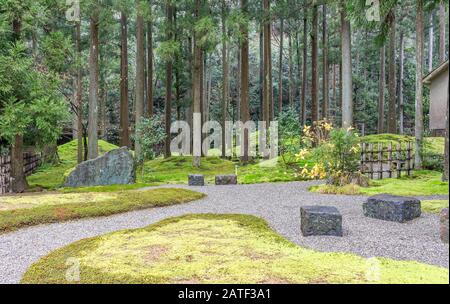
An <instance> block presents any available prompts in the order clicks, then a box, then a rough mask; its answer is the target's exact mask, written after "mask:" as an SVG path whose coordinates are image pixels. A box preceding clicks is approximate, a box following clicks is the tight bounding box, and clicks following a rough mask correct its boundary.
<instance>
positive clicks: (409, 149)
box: [406, 141, 412, 176]
mask: <svg viewBox="0 0 450 304" xmlns="http://www.w3.org/2000/svg"><path fill="white" fill-rule="evenodd" d="M411 152H412V145H411V142H410V141H408V145H407V147H406V153H407V155H406V171H407V172H408V176H411V173H412V171H411V160H412V156H411V155H412V153H411Z"/></svg>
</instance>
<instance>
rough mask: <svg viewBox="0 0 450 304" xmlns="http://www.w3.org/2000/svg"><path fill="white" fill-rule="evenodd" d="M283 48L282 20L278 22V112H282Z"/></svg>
mask: <svg viewBox="0 0 450 304" xmlns="http://www.w3.org/2000/svg"><path fill="white" fill-rule="evenodd" d="M283 46H284V19H283V18H281V20H280V57H279V61H278V111H279V113H281V112H283Z"/></svg>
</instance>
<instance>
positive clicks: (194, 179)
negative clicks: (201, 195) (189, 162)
mask: <svg viewBox="0 0 450 304" xmlns="http://www.w3.org/2000/svg"><path fill="white" fill-rule="evenodd" d="M204 185H205V177H204V176H203V175H201V174H190V175H189V186H204Z"/></svg>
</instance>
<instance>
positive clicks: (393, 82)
mask: <svg viewBox="0 0 450 304" xmlns="http://www.w3.org/2000/svg"><path fill="white" fill-rule="evenodd" d="M388 18H389V28H390V31H389V73H388V74H389V77H388V78H389V113H388V133H391V134H396V133H397V109H396V106H397V79H396V77H397V76H396V73H397V69H396V61H395V49H396V35H395V32H396V30H395V28H396V21H395V12H394V10H393V9H392V10H391V11H390V12H389V17H388Z"/></svg>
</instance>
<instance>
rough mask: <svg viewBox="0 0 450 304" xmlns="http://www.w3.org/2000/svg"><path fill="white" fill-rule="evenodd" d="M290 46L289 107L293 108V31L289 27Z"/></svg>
mask: <svg viewBox="0 0 450 304" xmlns="http://www.w3.org/2000/svg"><path fill="white" fill-rule="evenodd" d="M288 46H289V87H288V89H289V96H288V97H289V98H288V99H289V107H290V108H291V109H293V107H294V98H295V97H294V89H293V86H294V63H293V58H292V56H293V54H292V51H293V50H292V35H291V31H290V29H289V33H288Z"/></svg>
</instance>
